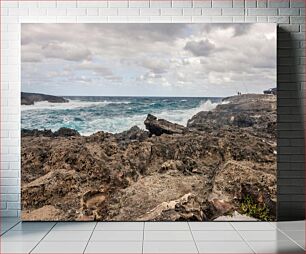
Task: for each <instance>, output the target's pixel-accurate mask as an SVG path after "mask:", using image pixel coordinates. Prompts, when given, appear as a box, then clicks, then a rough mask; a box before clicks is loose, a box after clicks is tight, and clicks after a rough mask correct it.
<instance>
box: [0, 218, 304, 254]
mask: <svg viewBox="0 0 306 254" xmlns="http://www.w3.org/2000/svg"><path fill="white" fill-rule="evenodd" d="M304 250H305V221H291V222H277V223H276V222H274V223H271V222H189V223H187V222H145V223H143V222H98V223H96V222H58V223H55V222H20V221H19V219H17V218H1V251H0V253H190V254H191V253H304Z"/></svg>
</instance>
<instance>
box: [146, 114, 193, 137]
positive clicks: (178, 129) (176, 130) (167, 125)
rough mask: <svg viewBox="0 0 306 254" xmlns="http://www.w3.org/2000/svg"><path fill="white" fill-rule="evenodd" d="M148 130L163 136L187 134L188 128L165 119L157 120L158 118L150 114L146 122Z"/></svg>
mask: <svg viewBox="0 0 306 254" xmlns="http://www.w3.org/2000/svg"><path fill="white" fill-rule="evenodd" d="M144 124H145V126H146V129H147V130H148V131H149V132H150V133H151V134H154V135H156V136H160V135H162V134H183V133H184V132H186V130H187V129H186V127H184V126H182V125H179V124H176V123H171V122H169V121H167V120H164V119H157V117H156V116H153V115H151V114H148V116H147V119H146V120H145V121H144Z"/></svg>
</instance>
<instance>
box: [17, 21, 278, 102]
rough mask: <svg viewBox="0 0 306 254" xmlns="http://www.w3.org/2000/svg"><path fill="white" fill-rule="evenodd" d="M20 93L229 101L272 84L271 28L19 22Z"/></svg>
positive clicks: (273, 48) (273, 50) (273, 34)
mask: <svg viewBox="0 0 306 254" xmlns="http://www.w3.org/2000/svg"><path fill="white" fill-rule="evenodd" d="M21 57H22V66H21V67H22V69H21V73H22V74H21V75H22V79H21V80H22V91H24V92H37V93H47V94H54V95H100V96H104V95H105V96H113V95H114V96H116V95H117V96H204V97H206V96H228V95H233V94H236V93H237V92H238V91H240V92H242V93H251V92H255V93H262V91H263V90H265V89H268V88H271V87H275V86H276V26H275V25H274V24H22V33H21Z"/></svg>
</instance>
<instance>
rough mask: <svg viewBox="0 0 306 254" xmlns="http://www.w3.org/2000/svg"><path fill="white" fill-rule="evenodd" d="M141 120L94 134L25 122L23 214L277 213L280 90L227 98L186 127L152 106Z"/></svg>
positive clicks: (201, 216)
mask: <svg viewBox="0 0 306 254" xmlns="http://www.w3.org/2000/svg"><path fill="white" fill-rule="evenodd" d="M144 124H145V126H146V129H147V131H146V130H141V129H140V128H138V127H137V126H134V127H132V128H131V129H130V130H127V131H125V132H122V133H117V134H111V133H107V132H103V131H100V132H97V133H94V134H92V135H90V136H81V135H80V134H79V133H78V132H77V131H75V130H72V129H67V128H61V129H59V130H58V131H56V132H52V131H50V130H44V131H40V130H22V148H21V161H22V172H21V173H22V177H21V179H22V183H21V185H22V187H21V194H22V218H23V219H24V220H101V221H102V220H104V221H105V220H108V221H115V220H116V221H144V220H145V221H147V220H148V221H177V220H192V221H211V220H218V218H224V217H221V216H233V215H234V216H235V214H245V215H247V217H246V218H248V219H253V218H255V219H260V220H273V219H275V204H276V96H275V95H259V94H246V95H240V96H233V97H229V98H225V99H224V100H223V102H222V103H221V104H219V105H218V106H217V107H216V108H215V109H214V110H212V111H201V112H199V113H197V114H196V115H194V116H191V118H190V119H189V121H188V123H187V125H186V126H182V125H178V124H174V123H171V122H169V121H166V120H164V119H158V118H156V117H155V116H153V115H150V114H149V115H148V117H147V119H146V120H145V122H144ZM230 218H233V217H229V219H230Z"/></svg>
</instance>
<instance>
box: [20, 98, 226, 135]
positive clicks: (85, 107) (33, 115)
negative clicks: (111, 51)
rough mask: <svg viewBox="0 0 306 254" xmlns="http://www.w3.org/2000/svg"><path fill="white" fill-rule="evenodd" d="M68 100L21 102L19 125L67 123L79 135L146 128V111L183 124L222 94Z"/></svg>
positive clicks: (213, 104) (55, 126)
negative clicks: (30, 103) (58, 101)
mask: <svg viewBox="0 0 306 254" xmlns="http://www.w3.org/2000/svg"><path fill="white" fill-rule="evenodd" d="M65 98H66V99H68V100H69V102H68V103H49V102H44V101H43V102H37V103H35V104H34V105H22V106H21V128H24V129H41V130H43V129H51V130H52V131H56V130H58V129H59V128H61V127H68V128H72V129H75V130H77V131H79V132H80V133H81V134H82V135H90V134H92V133H95V132H97V131H106V132H111V133H118V132H122V131H125V130H128V129H129V128H131V127H133V126H134V125H137V126H138V127H140V128H142V129H145V126H144V123H143V122H144V120H145V119H146V117H147V114H149V113H150V114H153V115H155V116H157V117H158V118H163V119H166V120H168V121H171V122H174V123H178V124H182V125H186V124H187V121H188V119H190V118H191V117H192V116H193V115H195V114H196V113H198V112H200V111H208V110H212V109H214V108H215V107H216V106H217V105H218V104H219V103H221V98H212V97H210V98H208V97H202V98H201V97H185V98H184V97H100V96H95V97H88V96H86V97H75V96H74V97H71V96H70V97H65Z"/></svg>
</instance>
